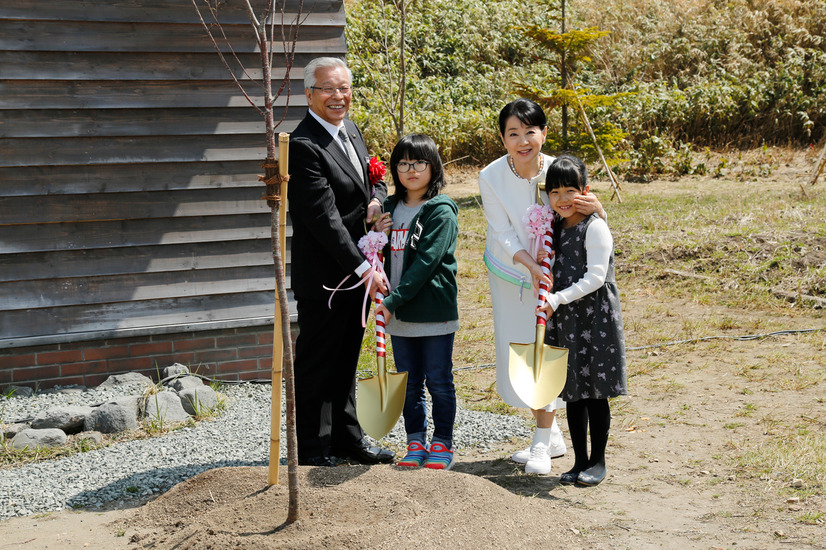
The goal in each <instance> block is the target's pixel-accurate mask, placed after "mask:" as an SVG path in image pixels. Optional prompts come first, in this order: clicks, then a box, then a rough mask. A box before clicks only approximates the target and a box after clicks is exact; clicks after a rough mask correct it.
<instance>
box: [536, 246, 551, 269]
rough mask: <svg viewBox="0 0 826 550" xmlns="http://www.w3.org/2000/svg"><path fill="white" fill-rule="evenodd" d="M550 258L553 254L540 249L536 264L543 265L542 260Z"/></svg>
mask: <svg viewBox="0 0 826 550" xmlns="http://www.w3.org/2000/svg"><path fill="white" fill-rule="evenodd" d="M550 257H551V254H550V253H549V252H548V251H547V250H545V249H544V248H540V249H539V252H537V253H536V263H538V264H540V265H542V260H544V259H545V258H550Z"/></svg>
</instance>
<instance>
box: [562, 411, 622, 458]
mask: <svg viewBox="0 0 826 550" xmlns="http://www.w3.org/2000/svg"><path fill="white" fill-rule="evenodd" d="M566 407H567V411H568V431H569V432H570V434H571V445H572V446H573V448H574V467H573V469H571V472H572V473H579V472H581V471H583V470H585V469H587V468H590V467H591V466H595V465H600V466H602V467H603V468H604V467H605V446H606V445H608V430H609V429H610V428H611V408H610V406H609V405H608V400H607V399H580V400H579V401H569V402H568V403H567V405H566ZM589 421H590V424H591V456H590V458H589V457H588V423H589Z"/></svg>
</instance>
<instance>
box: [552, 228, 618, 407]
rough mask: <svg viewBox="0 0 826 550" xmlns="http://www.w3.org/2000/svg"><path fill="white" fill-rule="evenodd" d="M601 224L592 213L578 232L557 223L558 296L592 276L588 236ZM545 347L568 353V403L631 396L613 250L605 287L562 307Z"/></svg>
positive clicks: (565, 392) (555, 270)
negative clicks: (593, 225) (588, 274)
mask: <svg viewBox="0 0 826 550" xmlns="http://www.w3.org/2000/svg"><path fill="white" fill-rule="evenodd" d="M594 219H596V214H591V215H590V216H588V217H587V218H585V219H584V220H583V221H582V222H580V223H578V224H577V225H575V226H574V227H569V228H562V227H561V224H555V227H554V229H555V231H554V250H555V253H556V255H557V258H559V257H560V256H562V257H564V258H565V261H564V262H560V261H555V262H554V265H553V276H554V287H553V291H554V292H559V291H560V290H563V289H565V288H568V287H569V286H571V285H572V284H574V283H575V282H577V281H578V280H580V279H581V278H582V277H583V276H584V275H585V272H586V271H587V263H588V256H587V251H586V249H585V234H586V232H587V231H588V226H590V225H591V222H593V221H594ZM545 343H547V344H549V345H552V346H558V347H563V348H568V379H567V381H566V383H565V388H564V389H563V390H562V393H561V394H560V397H562V399H564V400H565V401H579V400H580V399H588V398H594V399H604V398H608V397H616V396H618V395H626V394H627V393H628V391H627V382H626V371H625V333H624V331H623V327H622V312H621V310H620V299H619V290H617V283H616V280H615V278H614V253H613V251H611V257H610V262H609V264H608V271H607V275H606V278H605V284H604V285H602V286H601V287H600V288H599V289H598V290H596V291H595V292H592V293H590V294H588V295H586V296H583V297H582V298H580V299H578V300H574V301H573V302H571V303H570V304H562V305H560V306H559V308H558V309H557V310H556V311H555V312H554V314H553V315H551V317H550V318H549V319H548V324H547V329H546V333H545Z"/></svg>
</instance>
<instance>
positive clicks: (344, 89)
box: [310, 86, 353, 95]
mask: <svg viewBox="0 0 826 550" xmlns="http://www.w3.org/2000/svg"><path fill="white" fill-rule="evenodd" d="M310 88H312V89H313V90H319V91H320V92H321V93H322V94H324V95H333V94H334V93H336V92H339V93H340V94H341V95H350V94H351V93H353V88H352V87H350V86H339V87H338V88H333V87H332V86H310Z"/></svg>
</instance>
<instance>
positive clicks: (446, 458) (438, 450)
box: [424, 441, 454, 470]
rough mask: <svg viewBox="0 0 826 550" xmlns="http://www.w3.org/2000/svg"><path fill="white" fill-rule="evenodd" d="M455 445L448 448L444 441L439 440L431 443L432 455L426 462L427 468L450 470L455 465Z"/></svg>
mask: <svg viewBox="0 0 826 550" xmlns="http://www.w3.org/2000/svg"><path fill="white" fill-rule="evenodd" d="M453 459H454V457H453V447H451V448H449V449H448V448H447V445H445V444H444V443H439V442H438V441H437V442H435V443H433V444H432V445H430V456H428V457H427V460H426V461H425V463H424V467H425V468H430V469H431V470H450V468H452V467H453Z"/></svg>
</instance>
